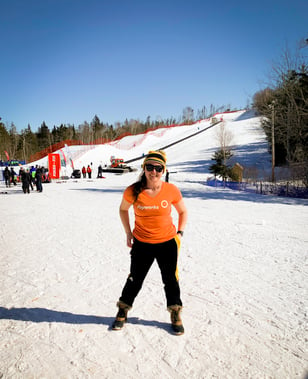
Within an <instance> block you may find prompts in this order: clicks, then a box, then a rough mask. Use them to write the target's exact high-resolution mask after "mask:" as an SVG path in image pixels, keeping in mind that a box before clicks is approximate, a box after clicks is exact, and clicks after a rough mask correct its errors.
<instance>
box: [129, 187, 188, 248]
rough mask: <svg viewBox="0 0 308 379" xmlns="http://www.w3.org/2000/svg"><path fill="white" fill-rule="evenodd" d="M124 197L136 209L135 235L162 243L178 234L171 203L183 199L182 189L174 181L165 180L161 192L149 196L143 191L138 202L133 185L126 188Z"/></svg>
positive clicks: (138, 238) (151, 241) (138, 237)
mask: <svg viewBox="0 0 308 379" xmlns="http://www.w3.org/2000/svg"><path fill="white" fill-rule="evenodd" d="M123 197H124V199H125V200H126V201H127V202H129V203H131V204H133V206H134V211H135V228H134V230H133V235H134V237H136V238H137V240H139V241H141V242H148V243H161V242H166V241H169V240H170V239H172V238H174V236H175V235H176V227H175V225H174V224H173V220H172V217H171V205H172V204H176V203H178V202H179V201H180V200H181V199H182V194H181V192H180V190H179V189H178V188H177V187H176V186H175V185H174V184H172V183H167V182H163V183H162V188H161V190H160V192H159V193H158V194H157V195H156V196H155V197H151V196H149V195H148V194H147V193H146V192H145V191H142V192H141V193H140V194H139V196H138V199H137V201H136V202H134V201H135V198H134V196H133V185H131V186H129V187H127V188H126V190H125V191H124V194H123Z"/></svg>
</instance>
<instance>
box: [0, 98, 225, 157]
mask: <svg viewBox="0 0 308 379" xmlns="http://www.w3.org/2000/svg"><path fill="white" fill-rule="evenodd" d="M226 110H230V105H223V106H220V107H215V106H214V105H211V106H210V107H208V108H207V107H206V106H204V107H202V108H201V109H198V110H197V111H194V109H193V108H192V107H190V106H187V107H185V108H184V109H183V111H182V115H181V116H180V117H178V118H177V119H176V118H175V117H170V118H167V119H164V120H163V119H156V120H151V117H150V116H148V117H147V118H146V120H145V121H140V120H139V119H130V120H127V119H126V120H125V121H124V122H123V123H120V122H117V123H115V124H114V125H111V124H108V123H104V122H103V121H101V120H100V119H99V117H98V116H97V115H95V116H94V118H93V120H92V121H91V122H90V123H88V122H87V121H85V122H84V123H82V124H80V125H78V126H77V127H75V125H72V124H61V125H60V126H53V127H52V129H50V128H49V127H48V126H47V125H46V123H45V121H43V122H42V124H41V126H40V127H39V128H38V130H37V131H36V132H34V131H32V128H31V126H30V125H28V126H27V128H26V129H23V130H21V131H20V132H18V131H17V128H16V126H15V125H14V123H11V125H9V126H8V125H5V124H4V123H3V122H0V159H1V160H3V161H6V160H7V156H6V153H7V154H8V156H9V157H10V159H15V160H25V161H26V162H29V158H30V157H31V156H33V155H34V154H35V153H37V152H39V151H42V150H44V149H46V148H48V147H49V146H51V145H54V144H57V143H59V142H61V141H67V140H71V141H76V142H78V143H80V144H93V143H105V142H109V141H112V140H114V139H116V138H118V137H119V136H121V135H125V134H132V135H135V134H140V133H144V132H145V131H147V130H149V129H154V128H157V127H159V126H170V125H174V124H181V123H185V124H191V123H194V122H196V121H198V120H201V119H205V118H208V117H211V115H213V114H215V113H217V112H223V111H226ZM5 152H6V153H5Z"/></svg>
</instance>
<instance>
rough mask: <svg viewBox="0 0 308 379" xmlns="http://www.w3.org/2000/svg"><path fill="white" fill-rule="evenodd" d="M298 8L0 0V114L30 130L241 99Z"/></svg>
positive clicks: (289, 4)
mask: <svg viewBox="0 0 308 379" xmlns="http://www.w3.org/2000/svg"><path fill="white" fill-rule="evenodd" d="M307 15H308V2H307V1H306V0H305V1H301V0H294V1H290V0H288V1H286V0H277V1H276V0H267V1H264V0H259V1H233V2H230V1H228V0H223V1H211V2H209V1H206V0H186V1H183V0H164V1H161V0H153V1H152V0H108V1H105V0H2V1H1V3H0V49H1V59H0V86H1V91H0V117H1V118H2V122H4V123H5V124H7V125H8V126H9V125H10V124H11V123H12V122H13V123H14V124H15V125H16V127H17V129H18V130H21V129H24V128H26V127H27V125H28V124H30V126H31V129H32V131H36V130H37V128H38V127H39V126H40V125H41V124H42V122H43V121H45V122H46V124H47V125H48V127H49V128H50V129H52V127H53V126H54V125H57V126H59V125H60V124H61V123H65V124H74V125H75V126H78V125H79V124H81V123H83V122H84V121H87V122H91V121H92V119H93V117H94V116H95V115H97V116H98V117H99V118H100V120H101V121H104V122H108V123H109V124H114V123H115V122H124V121H125V119H126V118H127V119H128V120H129V119H139V120H141V121H145V120H146V118H147V117H148V116H150V117H151V119H152V120H155V119H158V118H159V117H161V118H163V119H166V118H168V117H171V116H173V117H175V118H176V119H177V118H178V117H179V116H181V115H182V111H183V109H184V108H185V107H187V106H190V107H192V108H193V109H194V110H197V109H201V108H202V107H203V106H206V107H207V108H209V106H210V105H211V104H213V105H215V106H220V105H230V106H231V107H232V108H244V107H245V106H246V105H247V103H250V102H251V99H252V96H253V95H254V93H255V92H256V91H258V90H260V89H261V88H264V87H265V86H266V82H267V80H268V76H269V72H270V69H271V66H272V63H273V61H275V60H276V61H277V59H279V57H280V55H281V54H282V52H283V50H285V49H286V47H287V46H288V47H289V48H291V49H293V48H294V47H295V46H296V45H297V44H298V42H299V41H300V40H301V39H303V38H308V22H307ZM305 50H307V53H308V48H305ZM307 56H308V54H306V57H307Z"/></svg>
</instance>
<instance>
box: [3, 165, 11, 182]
mask: <svg viewBox="0 0 308 379" xmlns="http://www.w3.org/2000/svg"><path fill="white" fill-rule="evenodd" d="M3 176H4V180H5V185H6V187H11V174H10V170H9V168H8V167H7V166H6V167H5V169H4V171H3Z"/></svg>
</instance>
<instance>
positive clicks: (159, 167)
mask: <svg viewBox="0 0 308 379" xmlns="http://www.w3.org/2000/svg"><path fill="white" fill-rule="evenodd" d="M145 168H146V169H147V171H153V170H154V169H155V171H156V172H162V171H163V169H164V168H163V166H156V165H153V164H150V163H148V164H146V165H145Z"/></svg>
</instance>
